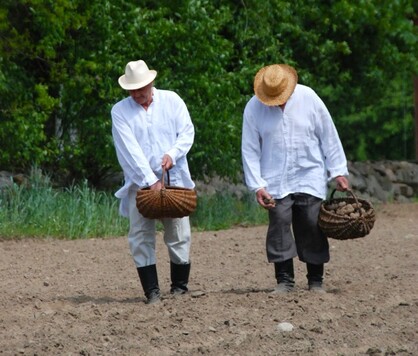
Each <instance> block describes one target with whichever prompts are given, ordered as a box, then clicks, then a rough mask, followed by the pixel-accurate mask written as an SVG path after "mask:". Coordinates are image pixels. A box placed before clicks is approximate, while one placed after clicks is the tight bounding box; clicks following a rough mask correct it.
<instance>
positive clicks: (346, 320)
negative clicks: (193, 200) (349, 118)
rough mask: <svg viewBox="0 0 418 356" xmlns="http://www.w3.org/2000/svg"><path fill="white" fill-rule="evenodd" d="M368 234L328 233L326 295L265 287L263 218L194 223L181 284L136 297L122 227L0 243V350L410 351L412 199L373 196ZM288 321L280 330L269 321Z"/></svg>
mask: <svg viewBox="0 0 418 356" xmlns="http://www.w3.org/2000/svg"><path fill="white" fill-rule="evenodd" d="M376 211H377V222H376V224H375V227H374V229H373V230H372V232H371V233H370V235H368V236H366V237H364V238H360V239H356V240H348V241H338V240H331V239H330V246H331V261H330V262H329V263H328V264H327V265H326V277H325V287H326V290H327V293H326V294H318V293H313V292H309V291H308V290H307V285H306V277H305V274H306V271H305V266H304V265H303V264H302V263H300V262H299V261H295V268H296V290H295V291H294V292H293V293H290V294H288V295H284V296H283V295H277V294H276V295H275V294H272V293H271V291H272V290H273V288H274V286H275V279H274V271H273V270H274V269H273V266H272V265H271V264H268V263H267V261H266V256H265V245H264V244H265V233H266V226H260V227H251V228H245V227H237V228H234V229H231V230H225V231H218V232H195V233H194V234H193V244H192V273H191V280H190V285H189V287H190V293H189V294H187V295H184V296H181V297H176V298H173V297H170V295H169V293H168V292H169V262H168V256H167V251H166V249H165V246H164V245H163V244H162V241H161V240H162V239H161V236H160V237H159V238H158V269H159V278H160V287H161V289H162V293H163V294H164V299H163V301H162V302H161V303H159V304H155V305H150V306H148V305H145V304H144V302H143V293H142V289H141V288H140V285H139V280H138V276H137V273H136V270H135V268H134V265H133V262H132V259H131V256H130V254H129V250H128V244H127V239H126V237H115V238H111V239H90V240H78V241H57V240H41V241H39V240H20V241H7V240H2V241H0V254H1V259H0V271H1V282H0V286H1V288H0V354H1V355H177V354H178V355H200V354H202V355H418V335H417V332H418V329H417V315H418V313H417V307H418V283H417V282H418V279H417V271H418V268H417V267H418V253H417V252H418V251H417V250H418V229H417V222H418V204H401V205H396V204H389V205H380V206H376ZM283 322H287V323H290V324H292V325H293V327H294V328H293V330H291V331H281V330H279V328H278V325H279V324H280V323H283Z"/></svg>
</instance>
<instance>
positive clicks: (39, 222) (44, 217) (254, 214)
mask: <svg viewBox="0 0 418 356" xmlns="http://www.w3.org/2000/svg"><path fill="white" fill-rule="evenodd" d="M118 208H119V200H118V199H117V198H116V197H114V195H113V194H112V193H109V192H103V191H96V190H95V189H92V188H90V187H89V186H88V185H87V183H83V184H81V185H75V186H72V187H69V188H60V189H57V188H53V186H52V184H51V182H50V181H49V179H48V178H47V177H43V176H41V175H39V174H38V173H34V174H32V177H31V179H30V187H25V186H18V185H16V184H13V185H11V186H10V187H9V188H3V189H2V190H0V238H2V239H13V238H15V239H16V238H28V237H32V238H36V237H41V238H59V239H80V238H93V237H111V236H124V235H126V234H127V232H128V228H129V223H128V220H127V219H126V218H123V217H121V216H120V215H119V213H118ZM190 221H191V224H192V228H193V229H194V230H198V231H205V230H220V229H228V228H232V227H234V226H237V225H241V226H242V225H244V226H250V225H259V224H264V223H267V214H266V212H265V211H264V210H263V209H262V208H261V207H259V206H258V204H257V203H256V202H255V199H254V195H253V194H251V193H248V194H247V195H245V196H243V197H241V198H237V197H236V196H234V195H232V194H221V193H217V194H215V195H211V196H199V198H198V207H197V209H196V211H195V212H194V213H193V214H192V216H191V217H190ZM159 226H160V228H161V225H160V224H159Z"/></svg>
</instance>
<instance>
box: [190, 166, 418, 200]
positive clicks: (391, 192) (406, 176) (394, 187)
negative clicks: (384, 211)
mask: <svg viewBox="0 0 418 356" xmlns="http://www.w3.org/2000/svg"><path fill="white" fill-rule="evenodd" d="M348 170H349V172H350V175H349V177H348V179H349V181H350V185H351V187H352V189H353V192H354V193H355V194H356V195H357V196H358V197H360V198H362V199H366V200H369V201H371V202H400V203H407V202H412V201H414V200H415V201H416V200H417V199H418V164H417V163H412V162H406V161H376V162H371V161H366V162H349V163H348ZM196 185H197V190H198V192H201V193H203V194H204V193H207V194H211V193H216V192H230V193H232V194H235V195H236V196H238V197H240V196H242V194H243V193H244V192H245V191H247V188H246V187H245V186H244V185H243V184H237V185H231V184H229V183H228V182H226V181H224V180H222V179H218V178H214V179H212V180H210V182H207V183H203V182H196ZM331 187H332V186H331ZM335 194H336V195H335V196H336V197H337V196H340V195H339V194H344V193H339V192H337V193H335Z"/></svg>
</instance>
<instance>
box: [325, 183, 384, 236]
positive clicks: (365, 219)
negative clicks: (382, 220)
mask: <svg viewBox="0 0 418 356" xmlns="http://www.w3.org/2000/svg"><path fill="white" fill-rule="evenodd" d="M335 191H336V190H335V189H334V190H333V191H332V193H331V197H330V199H329V200H325V201H324V202H323V203H322V205H321V209H320V212H319V218H318V225H319V227H320V228H321V230H322V231H323V233H324V234H325V235H326V236H327V237H329V238H333V239H337V240H349V239H356V238H359V237H364V236H366V235H368V234H369V233H370V231H371V229H372V228H373V225H374V223H375V221H376V214H375V211H374V208H373V206H372V205H371V203H370V202H368V201H367V200H364V199H359V198H357V197H356V195H355V194H354V193H353V191H352V190H347V191H346V192H347V197H342V198H334V193H335Z"/></svg>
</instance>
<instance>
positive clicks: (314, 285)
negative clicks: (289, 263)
mask: <svg viewBox="0 0 418 356" xmlns="http://www.w3.org/2000/svg"><path fill="white" fill-rule="evenodd" d="M306 268H307V270H308V274H307V275H306V278H308V287H309V290H311V291H314V292H320V293H324V292H325V290H324V289H323V287H322V280H323V276H324V264H323V263H322V264H319V265H314V264H312V263H307V264H306Z"/></svg>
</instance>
